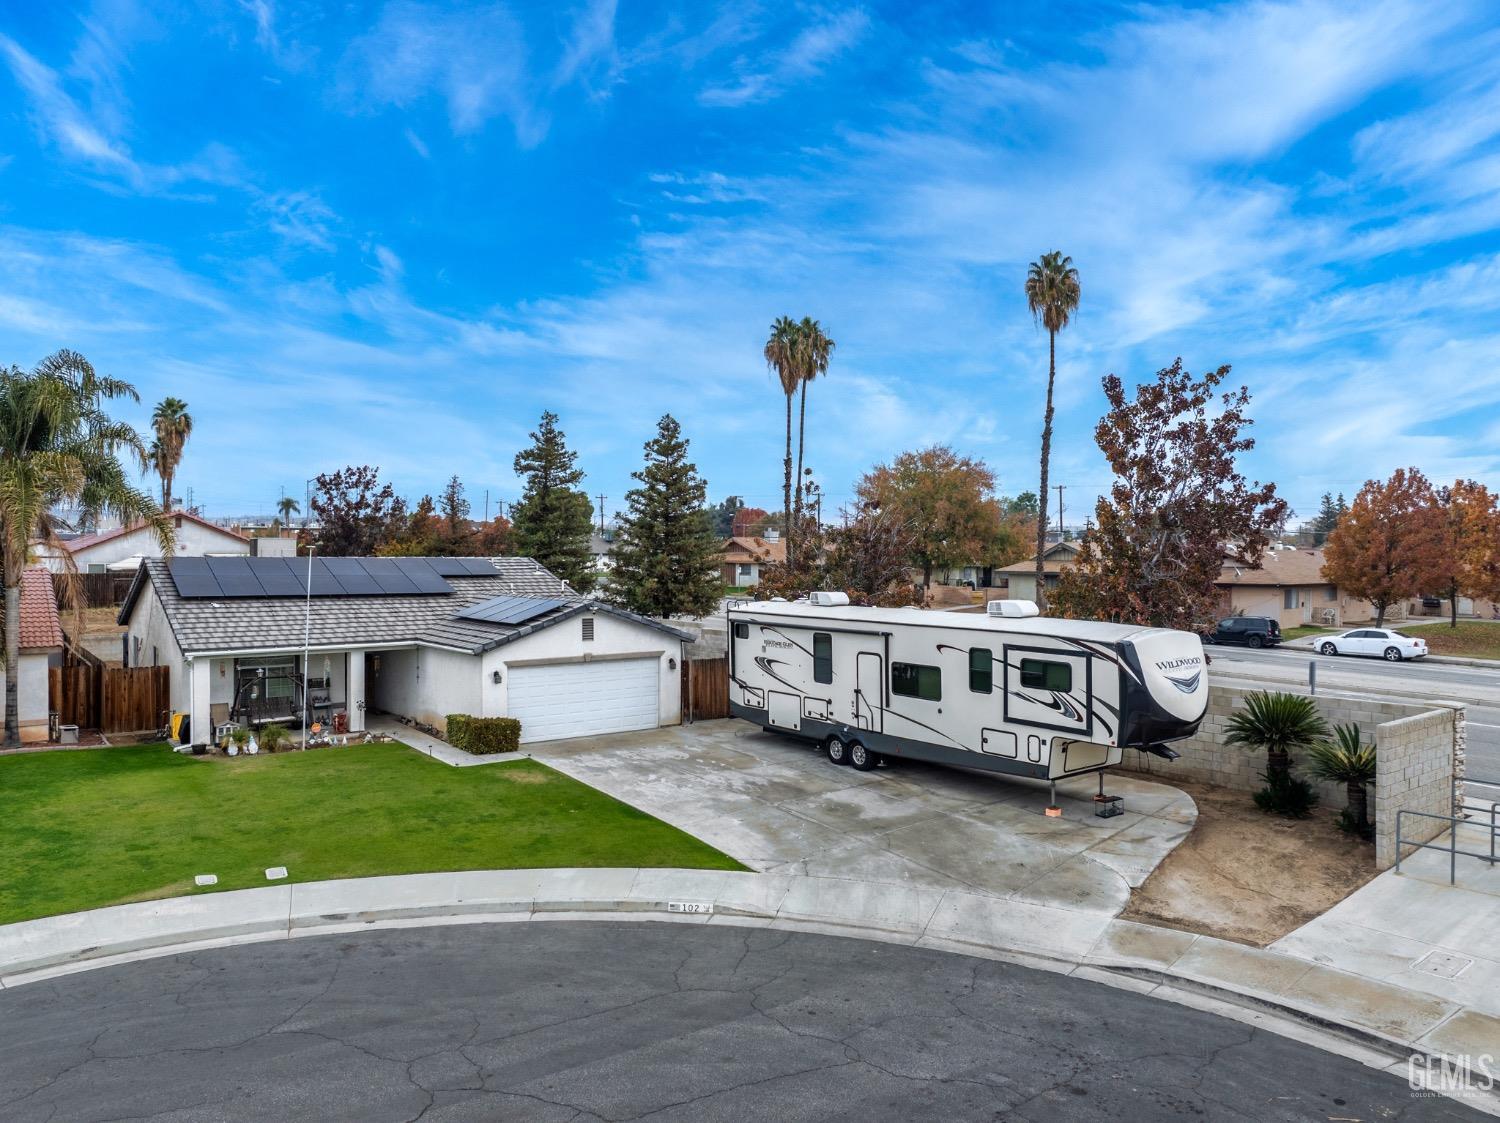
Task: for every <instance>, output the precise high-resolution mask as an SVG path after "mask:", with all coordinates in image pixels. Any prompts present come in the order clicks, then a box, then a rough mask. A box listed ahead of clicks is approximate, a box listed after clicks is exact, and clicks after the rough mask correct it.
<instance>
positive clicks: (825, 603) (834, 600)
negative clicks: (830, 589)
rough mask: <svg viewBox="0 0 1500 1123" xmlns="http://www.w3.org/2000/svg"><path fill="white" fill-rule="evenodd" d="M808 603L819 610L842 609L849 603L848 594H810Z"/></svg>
mask: <svg viewBox="0 0 1500 1123" xmlns="http://www.w3.org/2000/svg"><path fill="white" fill-rule="evenodd" d="M807 599H808V601H809V602H810V603H812V604H815V605H817V606H818V607H819V608H842V607H843V606H844V605H846V604H848V603H849V594H848V593H809V594H808V597H807Z"/></svg>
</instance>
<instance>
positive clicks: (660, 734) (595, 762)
mask: <svg viewBox="0 0 1500 1123" xmlns="http://www.w3.org/2000/svg"><path fill="white" fill-rule="evenodd" d="M531 753H532V756H533V757H535V758H536V759H537V760H540V761H543V762H545V763H547V764H549V765H551V766H552V767H553V768H556V769H558V770H559V771H561V772H565V773H567V774H568V775H570V776H573V777H575V778H577V779H579V780H582V781H583V782H585V783H587V784H589V785H591V786H593V787H595V788H598V789H600V790H601V791H605V792H608V793H609V794H610V795H613V796H615V797H616V798H618V799H621V800H624V801H625V802H626V803H629V804H632V805H633V806H635V807H639V808H640V809H641V810H643V811H647V812H650V813H651V814H652V815H655V816H657V817H658V818H660V819H663V820H665V821H666V822H669V823H671V824H673V825H674V826H677V827H680V828H682V829H683V830H685V831H688V832H689V833H691V834H694V835H696V836H697V837H699V838H702V839H704V840H705V841H707V842H710V843H712V844H713V845H714V846H717V847H719V848H720V849H721V850H723V851H725V852H726V853H728V854H731V855H733V856H734V857H736V858H738V859H739V860H740V861H742V862H744V863H745V864H746V865H747V866H750V867H751V868H752V869H755V870H759V871H762V872H765V873H768V874H776V873H786V874H802V875H807V876H811V877H822V878H847V879H857V880H860V881H865V882H878V883H886V884H894V885H903V886H909V887H919V888H930V889H937V890H943V889H962V890H967V891H970V892H977V893H981V894H985V895H988V896H994V897H1003V898H1008V899H1015V900H1023V901H1029V902H1034V903H1037V904H1043V905H1050V906H1053V907H1061V908H1068V909H1075V910H1081V911H1087V912H1103V913H1107V914H1108V915H1111V916H1113V915H1115V914H1116V913H1118V912H1119V911H1120V910H1121V909H1122V908H1124V907H1125V903H1126V901H1127V900H1128V899H1129V896H1130V888H1131V886H1135V885H1139V884H1140V883H1141V882H1142V881H1144V880H1145V878H1146V876H1147V875H1148V874H1150V872H1151V871H1152V870H1153V869H1155V868H1156V866H1157V864H1158V863H1159V862H1160V861H1161V860H1162V859H1163V858H1164V857H1166V856H1167V854H1168V853H1170V852H1171V850H1172V848H1173V847H1174V846H1176V845H1177V844H1178V843H1179V842H1181V841H1182V840H1183V838H1185V837H1186V836H1187V833H1188V831H1189V830H1191V829H1192V826H1193V822H1194V821H1195V820H1196V818H1197V815H1198V810H1197V807H1196V806H1195V805H1194V804H1193V801H1192V799H1191V798H1190V797H1189V796H1187V795H1186V794H1184V793H1183V792H1180V791H1178V790H1177V789H1176V788H1171V787H1168V786H1166V785H1164V784H1158V783H1152V782H1150V781H1148V780H1145V779H1139V778H1136V777H1133V776H1125V775H1123V774H1115V775H1110V776H1107V777H1106V784H1105V790H1106V791H1108V792H1110V793H1111V794H1115V795H1120V796H1123V797H1124V803H1125V808H1126V810H1125V813H1124V814H1122V815H1117V816H1115V817H1113V818H1110V819H1101V818H1099V817H1097V816H1096V815H1095V814H1094V805H1093V803H1092V798H1091V797H1092V796H1093V794H1094V792H1095V791H1096V790H1097V788H1098V781H1097V779H1095V778H1094V777H1092V776H1089V777H1085V778H1082V779H1079V780H1071V781H1066V782H1064V783H1060V784H1059V785H1058V791H1059V802H1060V803H1061V805H1062V807H1063V817H1062V818H1060V819H1049V818H1047V817H1046V816H1045V815H1043V813H1042V812H1043V808H1044V807H1045V806H1046V804H1047V785H1046V784H1045V783H1042V782H1039V781H1033V780H1022V779H1012V778H1007V777H1001V776H998V775H995V774H993V773H986V772H971V771H967V770H962V769H954V768H943V767H939V766H936V765H926V764H921V763H917V762H913V761H903V762H900V763H899V764H897V765H896V766H895V767H890V768H881V769H879V770H877V771H875V772H856V771H855V770H854V769H852V768H848V767H839V766H837V765H834V764H831V763H829V761H828V760H827V759H826V758H825V757H824V756H823V755H822V754H821V753H818V752H817V751H815V750H814V749H813V748H812V746H810V745H808V744H806V743H805V742H801V741H796V740H793V739H791V738H786V737H780V736H777V735H774V734H769V733H764V732H762V731H761V730H759V729H757V728H756V727H755V726H752V725H750V724H748V723H746V722H742V721H736V720H732V719H731V720H726V721H708V722H699V723H698V724H696V725H691V726H680V727H676V728H670V729H657V730H651V731H649V732H643V733H630V734H615V735H612V736H609V737H598V738H583V739H579V740H575V741H557V742H552V743H550V744H543V745H533V746H531Z"/></svg>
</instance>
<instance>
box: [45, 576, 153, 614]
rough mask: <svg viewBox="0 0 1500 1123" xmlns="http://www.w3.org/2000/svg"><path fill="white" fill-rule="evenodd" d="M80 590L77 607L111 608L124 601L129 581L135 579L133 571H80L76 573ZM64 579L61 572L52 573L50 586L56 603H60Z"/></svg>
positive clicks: (128, 590)
mask: <svg viewBox="0 0 1500 1123" xmlns="http://www.w3.org/2000/svg"><path fill="white" fill-rule="evenodd" d="M77 578H78V582H79V590H80V597H79V599H80V601H81V602H82V603H81V604H80V606H79V607H81V608H113V607H114V606H115V605H118V604H124V603H125V594H127V593H128V592H130V583H131V582H132V581H134V580H135V572H134V571H133V570H132V571H131V572H129V573H80V574H77ZM64 580H65V578H64V577H63V575H62V574H61V573H54V574H53V575H52V588H53V590H54V592H55V594H56V596H57V603H58V604H62V602H63V601H62V583H63V581H64Z"/></svg>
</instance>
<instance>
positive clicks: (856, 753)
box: [849, 741, 880, 772]
mask: <svg viewBox="0 0 1500 1123" xmlns="http://www.w3.org/2000/svg"><path fill="white" fill-rule="evenodd" d="M849 763H850V764H851V765H852V766H853V768H854V770H855V771H856V772H873V771H875V768H876V766H877V765H879V763H880V756H879V754H878V753H872V752H871V751H870V750H869V749H867V748H865V747H864V746H863V745H861V744H860V743H859V742H858V741H854V742H852V743H851V744H850V745H849Z"/></svg>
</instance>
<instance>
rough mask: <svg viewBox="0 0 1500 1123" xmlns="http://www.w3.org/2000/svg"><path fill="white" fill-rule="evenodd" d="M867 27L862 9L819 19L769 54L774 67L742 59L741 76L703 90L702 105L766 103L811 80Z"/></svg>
mask: <svg viewBox="0 0 1500 1123" xmlns="http://www.w3.org/2000/svg"><path fill="white" fill-rule="evenodd" d="M869 28H870V17H869V16H868V15H866V13H865V11H864V9H863V8H850V9H847V10H845V11H842V12H838V13H836V14H834V15H831V16H828V17H826V18H824V19H821V20H819V21H818V22H816V23H813V24H811V25H810V26H808V27H805V28H803V29H802V31H800V32H799V33H798V34H797V36H796V37H795V38H794V39H793V40H792V42H791V43H790V44H789V45H788V46H787V47H786V48H785V49H784V50H778V51H775V52H772V53H771V56H770V57H771V59H772V60H773V62H774V65H772V66H770V67H761V66H758V65H756V64H758V63H760V62H762V61H763V60H762V58H761V57H760V56H757V57H756V58H755V59H754V60H748V61H747V60H742V62H741V64H740V69H741V71H742V73H741V74H740V75H739V77H738V78H737V79H736V80H735V81H733V82H730V83H722V84H715V85H710V86H706V87H704V89H703V90H702V91H701V92H700V93H699V95H698V100H699V101H701V102H702V103H703V104H704V105H716V106H729V107H733V106H740V105H749V104H752V103H754V102H760V101H768V100H770V99H771V98H774V97H778V96H780V95H781V94H782V93H783V92H784V91H785V90H787V89H788V88H790V87H791V86H794V85H796V84H797V83H799V82H805V81H807V80H808V79H810V78H813V77H815V76H816V75H817V74H818V73H819V72H820V71H822V69H823V68H824V66H826V65H827V64H828V63H830V62H832V61H833V60H834V59H836V58H838V57H839V56H840V55H842V54H844V53H845V52H847V51H848V50H850V49H851V48H852V47H853V46H854V45H855V44H856V43H858V42H859V40H860V39H862V38H863V37H864V35H865V33H866V32H867V31H868V30H869Z"/></svg>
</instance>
